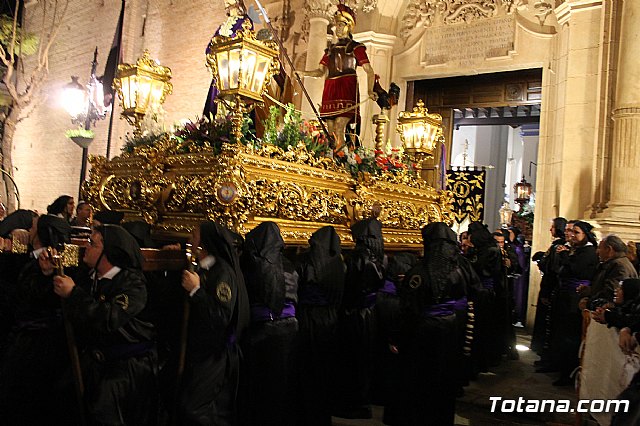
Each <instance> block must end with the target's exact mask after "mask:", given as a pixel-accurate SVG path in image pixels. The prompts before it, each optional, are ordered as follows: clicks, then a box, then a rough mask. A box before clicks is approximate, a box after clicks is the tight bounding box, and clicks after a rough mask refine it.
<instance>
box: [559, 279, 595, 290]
mask: <svg viewBox="0 0 640 426" xmlns="http://www.w3.org/2000/svg"><path fill="white" fill-rule="evenodd" d="M581 285H584V286H587V287H588V286H590V285H591V281H589V280H578V279H575V278H569V279H566V280H562V281H561V284H560V287H561V288H562V289H563V290H573V291H575V290H577V289H578V287H579V286H581Z"/></svg>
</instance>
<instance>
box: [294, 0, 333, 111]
mask: <svg viewBox="0 0 640 426" xmlns="http://www.w3.org/2000/svg"><path fill="white" fill-rule="evenodd" d="M329 7H330V5H329V3H328V2H327V1H323V0H306V2H305V9H306V10H307V16H308V17H309V38H308V40H309V43H308V44H307V62H306V63H305V69H306V70H315V69H317V68H318V67H320V60H321V59H322V55H324V50H325V49H326V48H327V26H328V25H329V19H330V14H329ZM303 83H304V87H305V88H306V89H307V92H308V93H309V96H310V97H311V101H312V102H313V104H314V105H315V106H316V108H318V112H319V111H320V109H319V105H320V103H321V102H322V89H323V88H324V79H322V78H311V77H305V78H304V80H303ZM301 110H302V112H303V113H304V117H305V118H306V119H312V118H315V117H314V114H313V109H312V108H311V105H310V104H309V102H308V101H307V98H306V96H304V95H302V105H301Z"/></svg>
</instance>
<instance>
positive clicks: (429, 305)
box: [393, 222, 480, 426]
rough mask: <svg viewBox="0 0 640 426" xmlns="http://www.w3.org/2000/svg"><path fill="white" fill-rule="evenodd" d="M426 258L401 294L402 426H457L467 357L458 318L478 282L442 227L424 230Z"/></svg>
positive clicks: (453, 239) (407, 278)
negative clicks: (458, 398) (457, 401)
mask: <svg viewBox="0 0 640 426" xmlns="http://www.w3.org/2000/svg"><path fill="white" fill-rule="evenodd" d="M422 236H423V240H424V248H425V249H424V252H425V256H424V259H423V261H422V262H420V263H418V265H417V266H415V267H414V268H413V269H411V270H410V271H409V272H407V274H406V276H405V279H404V281H403V282H402V285H401V286H400V289H399V295H400V308H401V316H402V317H401V324H402V326H401V330H400V334H399V336H398V352H399V356H400V364H401V366H402V374H401V378H402V388H401V392H400V399H401V410H400V412H399V414H400V421H397V422H396V423H393V424H394V425H396V424H397V425H402V426H427V425H437V426H445V425H453V421H454V413H455V397H456V390H457V388H458V385H459V381H458V378H459V371H460V370H461V369H462V368H463V366H462V365H461V363H460V360H461V354H462V351H463V347H462V340H461V339H460V336H461V333H462V330H460V323H459V321H458V319H457V316H456V314H457V313H458V312H460V311H463V312H466V309H467V293H468V292H472V290H474V291H475V290H479V288H480V285H479V279H478V277H477V276H476V274H475V272H474V271H473V268H472V267H471V266H470V265H469V263H468V262H467V261H466V259H464V258H462V256H460V255H459V254H458V248H457V245H456V235H455V233H454V232H453V231H452V230H451V229H450V228H449V227H448V226H447V225H446V224H445V223H442V222H436V223H430V224H429V225H427V226H425V227H424V228H423V230H422Z"/></svg>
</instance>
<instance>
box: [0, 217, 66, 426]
mask: <svg viewBox="0 0 640 426" xmlns="http://www.w3.org/2000/svg"><path fill="white" fill-rule="evenodd" d="M10 217H11V216H9V218H10ZM25 219H28V217H26V215H25ZM27 222H28V221H25V222H24V223H25V224H26V223H27ZM70 234H71V227H70V226H69V223H68V222H67V221H66V220H65V219H63V218H60V217H57V216H53V215H43V216H42V217H41V218H39V220H38V225H37V237H36V238H34V240H33V247H34V250H33V251H32V252H30V253H29V254H28V258H29V259H30V260H28V261H27V263H26V265H25V266H24V268H22V272H21V273H20V276H19V278H18V279H17V284H18V285H17V286H16V288H15V294H14V295H13V298H12V304H13V306H14V307H15V326H14V330H13V336H12V339H11V344H10V346H9V347H8V350H7V353H6V357H5V358H4V363H3V368H2V370H1V371H0V418H1V419H2V422H3V423H4V424H11V425H34V424H73V422H74V418H73V416H74V414H75V413H74V410H73V408H74V407H73V406H72V404H73V402H74V398H73V396H72V395H73V389H70V388H69V389H67V388H65V386H64V385H65V383H69V384H70V383H71V379H70V377H68V376H69V375H67V374H66V373H67V372H68V371H69V354H68V350H67V346H66V338H65V333H64V327H63V324H62V318H61V306H60V298H59V297H58V296H57V295H56V294H55V293H54V291H53V276H52V275H53V269H52V264H51V262H50V257H49V255H48V253H47V247H57V246H58V245H59V244H62V243H65V242H69V238H70ZM3 256H4V255H3ZM69 273H70V271H67V274H69ZM70 395H71V396H70Z"/></svg>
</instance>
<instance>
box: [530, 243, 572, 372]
mask: <svg viewBox="0 0 640 426" xmlns="http://www.w3.org/2000/svg"><path fill="white" fill-rule="evenodd" d="M564 244H565V241H564V238H556V239H555V240H554V241H553V243H551V246H550V247H549V249H548V250H547V251H546V252H545V254H544V256H543V257H542V259H540V261H539V262H538V268H539V269H540V273H541V274H542V280H541V281H540V291H539V292H538V299H537V302H536V316H535V322H534V324H533V333H532V336H531V349H532V350H534V351H536V352H537V353H538V355H540V356H541V357H542V358H543V359H548V356H549V354H548V350H549V346H550V345H551V329H552V327H551V293H552V292H553V290H554V289H555V288H556V287H557V286H558V274H557V272H556V268H554V267H553V265H555V264H556V262H557V261H556V249H557V248H558V246H561V245H564Z"/></svg>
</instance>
